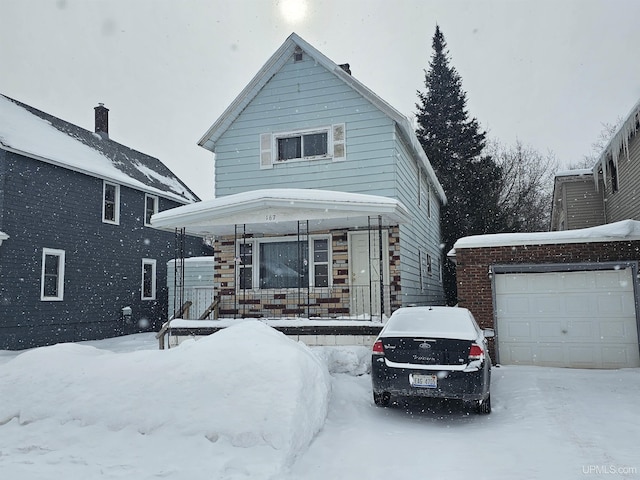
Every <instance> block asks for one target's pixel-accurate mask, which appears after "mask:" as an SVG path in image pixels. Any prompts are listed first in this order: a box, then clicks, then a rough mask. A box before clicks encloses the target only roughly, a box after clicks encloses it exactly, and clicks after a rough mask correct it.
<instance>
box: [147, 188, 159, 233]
mask: <svg viewBox="0 0 640 480" xmlns="http://www.w3.org/2000/svg"><path fill="white" fill-rule="evenodd" d="M156 213H158V197H156V196H155V195H149V194H148V193H147V194H145V196H144V224H145V226H147V227H150V226H151V216H152V215H155V214H156Z"/></svg>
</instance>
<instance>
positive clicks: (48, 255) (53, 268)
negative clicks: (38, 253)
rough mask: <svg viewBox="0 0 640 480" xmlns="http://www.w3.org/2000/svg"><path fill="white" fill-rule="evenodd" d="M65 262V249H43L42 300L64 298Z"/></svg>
mask: <svg viewBox="0 0 640 480" xmlns="http://www.w3.org/2000/svg"><path fill="white" fill-rule="evenodd" d="M64 263H65V252H64V250H57V249H53V248H43V249H42V273H41V277H40V300H43V301H60V300H63V299H64Z"/></svg>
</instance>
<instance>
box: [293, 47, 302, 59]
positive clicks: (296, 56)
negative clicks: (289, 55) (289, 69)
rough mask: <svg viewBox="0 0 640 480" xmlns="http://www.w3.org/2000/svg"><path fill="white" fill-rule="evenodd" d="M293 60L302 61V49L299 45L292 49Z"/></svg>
mask: <svg viewBox="0 0 640 480" xmlns="http://www.w3.org/2000/svg"><path fill="white" fill-rule="evenodd" d="M293 61H294V62H301V61H302V49H301V48H300V47H296V49H295V50H294V51H293Z"/></svg>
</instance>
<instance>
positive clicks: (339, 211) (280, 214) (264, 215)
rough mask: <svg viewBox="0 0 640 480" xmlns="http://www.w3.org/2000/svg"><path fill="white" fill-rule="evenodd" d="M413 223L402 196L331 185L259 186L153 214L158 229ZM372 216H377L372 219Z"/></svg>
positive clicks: (288, 229)
mask: <svg viewBox="0 0 640 480" xmlns="http://www.w3.org/2000/svg"><path fill="white" fill-rule="evenodd" d="M378 215H380V216H382V220H383V223H384V224H385V225H395V224H400V223H407V222H409V221H410V220H411V215H410V213H409V211H408V210H407V208H406V207H405V206H404V205H403V204H402V203H401V202H400V201H398V200H396V199H393V198H388V197H380V196H376V195H364V194H358V193H346V192H334V191H328V190H313V189H297V188H278V189H265V190H253V191H249V192H243V193H238V194H235V195H227V196H224V197H220V198H214V199H212V200H206V201H203V202H198V203H193V204H191V205H183V206H181V207H177V208H173V209H171V210H165V211H164V212H160V213H157V214H155V215H153V216H152V217H151V225H153V226H154V227H155V228H158V229H165V230H171V231H173V229H175V228H185V229H186V233H188V234H192V235H231V234H233V233H234V232H235V231H236V225H238V226H240V230H239V231H242V232H245V233H253V234H258V233H264V234H283V233H294V232H296V231H297V222H298V221H306V220H308V221H309V231H319V230H329V229H335V228H353V227H360V228H364V227H367V226H368V225H369V223H371V224H372V226H377V217H378ZM370 218H371V220H370Z"/></svg>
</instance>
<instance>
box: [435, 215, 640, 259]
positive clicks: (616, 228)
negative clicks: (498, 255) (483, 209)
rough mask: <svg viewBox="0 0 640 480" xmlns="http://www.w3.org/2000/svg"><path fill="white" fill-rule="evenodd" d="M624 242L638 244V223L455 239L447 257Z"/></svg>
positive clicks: (639, 230) (627, 222)
mask: <svg viewBox="0 0 640 480" xmlns="http://www.w3.org/2000/svg"><path fill="white" fill-rule="evenodd" d="M624 240H640V222H639V221H636V220H623V221H621V222H616V223H608V224H606V225H599V226H597V227H590V228H581V229H576V230H562V231H558V232H532V233H496V234H493V235H474V236H471V237H464V238H461V239H459V240H458V241H457V242H456V243H455V244H454V245H453V249H452V250H451V251H450V252H449V253H448V254H447V255H448V256H450V257H453V256H455V251H456V250H460V249H462V248H479V247H502V246H521V245H553V244H559V243H594V242H619V241H624Z"/></svg>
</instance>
